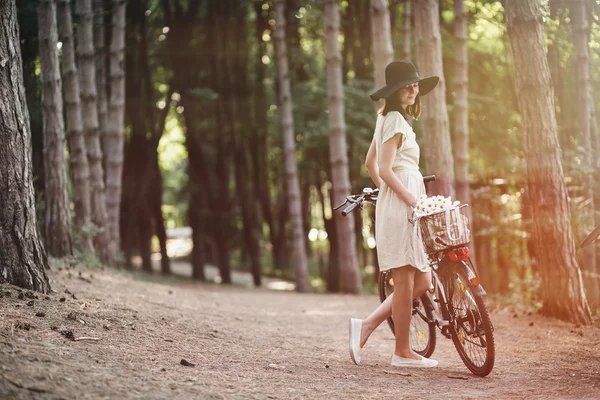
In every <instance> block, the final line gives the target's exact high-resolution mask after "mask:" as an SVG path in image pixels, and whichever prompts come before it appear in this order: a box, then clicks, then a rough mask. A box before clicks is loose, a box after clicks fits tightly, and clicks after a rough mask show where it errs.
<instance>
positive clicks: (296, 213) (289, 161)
mask: <svg viewBox="0 0 600 400" xmlns="http://www.w3.org/2000/svg"><path fill="white" fill-rule="evenodd" d="M273 5H274V7H275V21H276V27H275V54H276V58H277V72H278V75H279V105H280V107H281V116H280V123H281V133H282V136H283V161H284V163H285V177H286V189H287V203H288V207H289V215H290V222H291V224H292V258H293V261H294V266H295V269H296V290H298V291H299V292H306V291H307V290H308V289H309V285H308V266H307V261H306V245H305V238H304V229H303V225H302V224H303V222H302V207H301V199H300V183H299V179H298V166H297V164H296V144H295V140H296V139H295V136H296V135H295V134H294V116H293V113H292V109H293V106H292V90H291V87H290V86H291V85H290V75H289V73H290V71H289V66H288V56H287V45H286V39H285V33H286V31H285V27H286V25H285V3H284V0H274V2H273Z"/></svg>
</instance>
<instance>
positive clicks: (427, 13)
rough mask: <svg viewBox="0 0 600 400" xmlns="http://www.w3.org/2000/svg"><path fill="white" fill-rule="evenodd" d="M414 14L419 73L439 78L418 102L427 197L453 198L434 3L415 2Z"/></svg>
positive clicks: (452, 177) (423, 0)
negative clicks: (428, 177)
mask: <svg viewBox="0 0 600 400" xmlns="http://www.w3.org/2000/svg"><path fill="white" fill-rule="evenodd" d="M414 12H415V40H416V53H417V60H418V69H419V73H420V74H421V76H430V75H435V76H439V77H440V82H439V83H438V85H437V87H436V88H435V89H434V90H433V91H432V92H431V93H429V94H428V95H427V96H425V97H423V98H422V99H421V101H422V102H423V109H424V110H425V111H424V113H423V116H422V120H423V135H424V137H425V162H426V165H427V172H428V173H430V174H435V175H436V176H437V180H436V181H435V182H433V183H432V184H431V193H432V194H441V195H444V196H451V197H454V160H453V157H452V146H451V144H450V128H449V123H448V110H447V108H446V81H445V79H444V67H443V64H442V37H441V34H440V23H439V4H438V0H418V1H415V3H414Z"/></svg>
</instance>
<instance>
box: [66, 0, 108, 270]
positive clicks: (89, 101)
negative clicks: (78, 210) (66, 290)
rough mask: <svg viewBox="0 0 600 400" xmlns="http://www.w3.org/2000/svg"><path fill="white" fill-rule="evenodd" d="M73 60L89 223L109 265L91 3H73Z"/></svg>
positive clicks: (83, 0) (77, 1)
mask: <svg viewBox="0 0 600 400" xmlns="http://www.w3.org/2000/svg"><path fill="white" fill-rule="evenodd" d="M75 10H76V15H77V17H78V21H77V31H76V35H77V47H76V52H77V58H78V62H79V86H80V87H79V88H80V90H81V104H82V110H81V111H82V117H83V131H84V135H85V145H86V151H87V158H88V165H89V167H90V197H91V211H92V212H91V214H92V222H93V223H94V225H95V226H96V230H97V232H96V235H95V237H94V245H95V248H96V251H97V252H98V255H99V256H100V259H101V260H102V261H104V262H107V263H113V262H114V260H113V259H112V258H111V257H110V256H111V253H110V251H109V236H108V232H107V230H106V197H105V193H104V171H103V169H102V150H101V148H100V136H99V130H98V107H97V103H96V101H97V91H96V67H95V64H96V63H95V60H94V41H93V30H92V28H93V26H92V25H93V24H92V19H93V13H92V1H91V0H76V3H75Z"/></svg>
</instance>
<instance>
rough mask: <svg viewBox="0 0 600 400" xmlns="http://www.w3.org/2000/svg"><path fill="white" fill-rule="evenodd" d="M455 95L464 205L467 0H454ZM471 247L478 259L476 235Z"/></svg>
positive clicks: (466, 177)
mask: <svg viewBox="0 0 600 400" xmlns="http://www.w3.org/2000/svg"><path fill="white" fill-rule="evenodd" d="M454 15H455V18H456V20H455V22H454V47H455V63H454V65H455V71H456V78H455V96H454V124H455V131H454V144H453V150H454V162H455V164H454V171H455V174H456V198H457V199H458V200H460V202H461V203H463V204H470V203H471V190H470V188H469V111H468V107H469V101H468V97H469V89H468V86H469V78H468V76H469V74H468V71H469V57H468V49H467V10H466V8H465V2H464V0H454ZM467 212H468V216H469V226H470V227H471V232H473V218H472V207H471V208H467ZM472 239H473V240H472V242H471V244H470V246H469V248H470V249H471V253H472V254H471V257H472V258H473V259H475V248H476V247H475V244H474V239H475V237H474V235H473V237H472Z"/></svg>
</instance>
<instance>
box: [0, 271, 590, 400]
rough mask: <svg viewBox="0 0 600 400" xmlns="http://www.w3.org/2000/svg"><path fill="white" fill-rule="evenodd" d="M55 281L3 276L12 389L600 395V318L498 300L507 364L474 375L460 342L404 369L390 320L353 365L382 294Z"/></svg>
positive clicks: (1, 389)
mask: <svg viewBox="0 0 600 400" xmlns="http://www.w3.org/2000/svg"><path fill="white" fill-rule="evenodd" d="M69 274H71V276H70V277H69ZM51 278H52V285H53V288H54V290H55V291H56V292H57V293H54V294H52V295H50V296H48V297H47V298H46V297H44V296H39V298H38V299H30V298H28V297H27V295H26V293H25V292H23V295H22V297H23V299H19V297H18V296H19V292H18V291H17V290H16V289H15V288H13V287H9V286H0V294H2V296H1V298H0V398H1V399H13V398H16V399H29V398H36V399H38V398H39V399H58V398H65V399H102V398H107V399H109V398H110V399H124V398H134V399H164V398H170V399H189V398H205V399H294V398H297V399H306V398H310V399H312V398H318V399H337V398H344V399H361V398H365V399H392V398H394V399H399V398H436V399H437V398H461V399H464V398H490V397H491V398H528V399H530V398H539V399H542V398H544V399H545V398H556V397H560V398H567V397H568V398H583V397H585V398H594V397H600V359H599V357H600V329H599V328H597V327H576V326H574V325H570V324H566V323H562V322H558V321H554V320H549V319H544V318H542V317H539V316H536V315H531V316H530V315H526V314H519V315H517V316H516V317H515V315H514V312H513V311H510V310H493V312H492V319H493V321H494V324H495V328H496V331H495V336H496V341H497V344H496V350H497V361H496V367H495V368H494V371H493V372H492V374H491V375H490V376H489V377H487V378H477V377H475V376H473V375H471V374H470V373H469V372H468V370H467V369H466V368H465V367H464V366H463V364H462V362H461V361H460V359H459V357H458V355H457V354H456V352H455V350H454V348H453V345H452V343H451V342H450V341H449V340H440V343H439V345H438V348H437V350H436V352H435V354H434V356H435V358H437V359H438V360H439V361H440V367H439V368H437V369H433V370H410V371H399V370H394V369H393V368H392V367H390V366H389V360H390V358H391V355H392V349H393V340H392V336H391V333H390V331H389V329H388V328H387V326H382V327H381V328H380V329H379V330H377V331H376V332H375V334H374V335H373V337H372V339H371V340H370V342H369V344H368V347H367V348H366V349H365V350H363V353H362V357H363V364H361V365H360V366H355V365H353V364H352V363H351V362H350V360H349V357H348V351H347V321H348V318H349V317H351V316H355V317H364V316H366V315H367V314H368V313H369V312H370V311H371V309H372V308H373V307H375V305H376V304H377V298H376V297H375V296H362V297H354V296H342V295H318V294H311V295H300V294H296V293H293V292H276V291H269V290H255V289H245V288H240V287H233V288H232V287H221V286H218V285H208V284H194V283H190V282H188V281H184V280H181V279H173V278H171V279H168V280H166V281H162V282H161V283H158V280H159V279H162V278H160V277H158V276H153V277H144V276H143V275H136V276H133V277H132V276H128V275H126V274H123V273H118V272H114V271H101V270H87V269H85V270H83V271H82V276H81V278H84V279H85V280H84V279H80V277H79V276H78V273H77V270H70V271H67V270H64V269H63V270H61V271H57V270H56V269H55V270H54V271H53V272H51ZM65 290H68V291H69V292H70V293H73V294H74V295H75V297H76V298H73V296H72V295H71V294H69V293H65ZM8 293H10V295H8ZM61 298H64V301H62V302H61ZM36 313H38V315H40V316H36ZM41 313H44V316H41V315H42V314H41ZM61 332H62V333H61ZM69 332H71V334H69ZM65 335H66V336H71V335H72V336H73V337H74V338H80V337H93V338H98V339H99V340H98V341H93V340H81V341H74V340H71V339H68V338H66V337H65ZM182 359H185V360H187V361H189V362H191V363H193V364H195V366H183V365H181V360H182ZM398 372H409V373H410V376H403V375H399V374H398Z"/></svg>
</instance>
